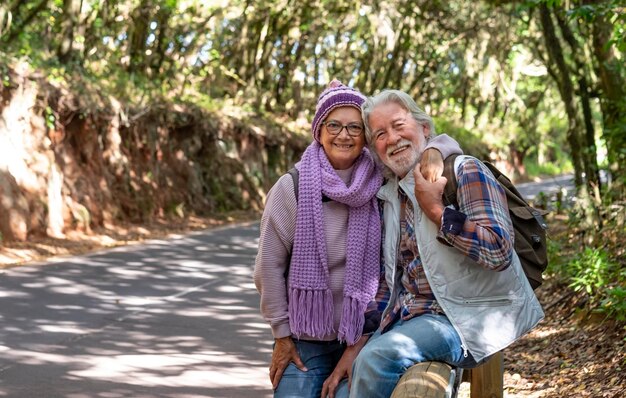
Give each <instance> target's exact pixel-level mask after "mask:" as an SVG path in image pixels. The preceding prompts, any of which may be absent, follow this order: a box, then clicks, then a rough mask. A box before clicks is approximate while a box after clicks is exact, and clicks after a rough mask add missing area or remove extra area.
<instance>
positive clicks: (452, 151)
mask: <svg viewBox="0 0 626 398" xmlns="http://www.w3.org/2000/svg"><path fill="white" fill-rule="evenodd" d="M425 149H436V150H438V151H439V152H441V156H442V157H443V158H444V159H445V158H447V157H448V156H450V155H463V150H462V149H461V147H460V146H459V143H458V142H456V141H455V140H454V139H453V138H452V137H450V136H449V135H447V134H440V135H438V136H436V137H435V138H433V139H432V140H430V141H429V142H428V145H426V148H425Z"/></svg>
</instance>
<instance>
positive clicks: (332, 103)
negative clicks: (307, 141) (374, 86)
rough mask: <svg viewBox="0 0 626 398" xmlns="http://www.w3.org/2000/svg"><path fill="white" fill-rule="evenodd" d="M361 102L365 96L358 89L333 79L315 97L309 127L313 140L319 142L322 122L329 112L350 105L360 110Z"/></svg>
mask: <svg viewBox="0 0 626 398" xmlns="http://www.w3.org/2000/svg"><path fill="white" fill-rule="evenodd" d="M363 102H365V96H364V95H363V94H361V93H360V92H359V91H358V90H355V89H353V88H350V87H348V86H344V85H343V84H341V82H340V81H339V80H337V79H333V81H332V82H330V83H329V84H328V87H326V90H324V91H322V94H320V97H319V98H318V99H317V106H315V117H314V118H313V124H312V128H311V132H312V133H313V138H315V141H317V142H320V133H321V130H322V122H323V121H324V119H326V117H327V116H328V114H329V113H330V112H332V111H333V110H334V109H335V108H339V107H340V106H352V107H354V108H356V109H358V110H359V111H360V110H361V105H362V104H363Z"/></svg>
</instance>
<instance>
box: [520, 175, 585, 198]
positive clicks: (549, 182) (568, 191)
mask: <svg viewBox="0 0 626 398" xmlns="http://www.w3.org/2000/svg"><path fill="white" fill-rule="evenodd" d="M515 186H516V187H517V189H518V190H519V192H520V193H521V194H522V195H523V196H524V197H525V198H526V199H533V198H534V197H535V196H537V195H538V194H539V192H543V193H544V194H545V195H547V196H548V197H549V198H552V197H554V195H556V193H557V192H563V194H564V197H568V196H571V195H573V194H574V193H575V186H574V176H573V175H571V174H568V175H563V176H558V177H551V178H546V179H544V180H542V181H540V182H527V183H524V184H515Z"/></svg>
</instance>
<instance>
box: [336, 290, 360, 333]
mask: <svg viewBox="0 0 626 398" xmlns="http://www.w3.org/2000/svg"><path fill="white" fill-rule="evenodd" d="M343 301H344V303H343V312H342V314H341V324H340V325H339V333H338V336H337V337H338V339H339V341H342V342H343V341H345V342H347V343H348V345H354V343H356V342H357V341H358V340H359V339H360V338H361V334H362V333H363V326H364V325H365V309H366V308H367V303H363V302H361V301H359V300H358V299H356V298H354V297H344V298H343Z"/></svg>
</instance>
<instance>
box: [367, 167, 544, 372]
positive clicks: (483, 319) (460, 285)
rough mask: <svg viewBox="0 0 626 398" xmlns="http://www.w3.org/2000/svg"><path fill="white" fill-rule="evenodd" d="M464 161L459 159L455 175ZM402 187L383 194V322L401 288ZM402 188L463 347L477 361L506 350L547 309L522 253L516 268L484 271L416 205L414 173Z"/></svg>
mask: <svg viewBox="0 0 626 398" xmlns="http://www.w3.org/2000/svg"><path fill="white" fill-rule="evenodd" d="M465 158H467V157H466V156H459V157H458V158H457V159H456V162H455V170H458V165H459V164H460V162H461V161H462V160H463V159H465ZM397 184H398V183H397V180H393V181H390V182H388V183H387V184H385V185H384V186H383V187H381V189H380V190H379V192H378V197H379V198H380V199H383V200H384V201H385V204H384V223H385V239H384V242H383V255H384V260H385V268H386V270H385V278H386V281H387V284H388V285H389V287H390V290H391V297H390V300H389V305H388V306H387V308H386V309H385V312H384V315H383V317H384V316H385V315H386V314H387V313H388V312H389V310H390V309H391V308H392V307H393V303H394V302H395V300H396V298H397V295H398V291H399V288H400V279H399V275H398V276H396V275H395V269H396V260H397V259H396V256H397V252H398V245H399V244H400V241H399V239H400V202H399V199H398V194H397V192H398V185H397ZM400 186H401V187H402V188H403V190H404V192H406V194H407V195H408V197H409V200H410V201H411V202H412V204H413V208H414V209H415V210H414V211H415V214H414V216H415V217H414V220H415V238H416V240H417V246H418V249H419V253H420V256H421V259H422V264H423V266H424V272H425V274H426V278H427V279H428V282H429V283H430V286H431V287H432V290H433V293H434V295H435V297H436V298H437V302H438V303H439V305H441V307H442V308H443V310H444V312H445V313H446V315H447V316H448V319H449V320H450V322H451V323H452V325H453V326H454V328H455V329H456V330H457V332H458V333H459V335H460V337H461V341H462V342H463V346H464V348H465V349H467V350H469V351H470V352H471V353H472V355H473V356H474V359H475V360H476V361H480V360H482V359H483V358H485V357H487V356H489V355H492V354H494V353H496V352H498V351H500V350H502V349H504V348H505V347H507V346H508V345H510V344H511V343H513V342H514V341H515V340H517V339H518V338H520V337H521V336H523V335H524V334H526V333H527V332H528V331H530V330H531V329H532V328H534V327H535V326H536V325H537V323H539V321H541V319H543V317H544V314H543V310H542V309H541V305H540V304H539V301H538V300H537V297H536V296H535V294H534V292H533V290H532V288H531V286H530V284H529V283H528V280H527V279H526V276H525V275H524V271H523V270H522V267H521V264H520V261H519V258H518V257H517V254H515V253H513V262H512V264H511V265H510V266H509V267H508V268H507V269H505V270H503V271H500V272H497V271H492V270H487V269H485V268H483V267H482V266H480V265H479V264H477V263H476V262H474V261H473V260H471V259H470V258H469V257H467V256H465V255H463V254H462V253H461V252H460V251H459V250H458V249H456V248H454V247H449V246H446V245H444V244H442V243H441V242H439V241H438V240H437V232H438V228H437V226H436V225H435V224H434V223H433V222H432V221H430V220H429V219H428V217H426V215H425V214H424V213H423V212H422V210H421V209H420V207H419V206H418V205H417V201H416V199H415V194H414V191H413V187H414V180H413V173H412V172H409V173H408V174H407V176H406V177H405V178H404V179H402V180H401V181H400Z"/></svg>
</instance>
